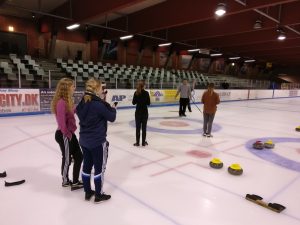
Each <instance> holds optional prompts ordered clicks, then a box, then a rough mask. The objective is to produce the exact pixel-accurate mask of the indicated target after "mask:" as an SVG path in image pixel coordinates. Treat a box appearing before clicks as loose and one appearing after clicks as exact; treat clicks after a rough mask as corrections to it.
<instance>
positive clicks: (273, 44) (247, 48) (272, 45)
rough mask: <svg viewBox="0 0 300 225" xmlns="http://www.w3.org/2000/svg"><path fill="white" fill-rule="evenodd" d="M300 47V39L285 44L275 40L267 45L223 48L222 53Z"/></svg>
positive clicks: (290, 40) (288, 40) (287, 41)
mask: <svg viewBox="0 0 300 225" xmlns="http://www.w3.org/2000/svg"><path fill="white" fill-rule="evenodd" d="M298 46H300V37H299V38H295V39H287V40H285V41H284V42H280V41H278V40H274V41H271V42H269V43H268V44H266V43H258V44H250V45H242V46H235V47H224V48H221V51H222V52H236V51H237V50H238V52H240V53H247V52H251V51H253V49H256V51H266V50H272V49H276V50H280V49H286V48H294V47H298Z"/></svg>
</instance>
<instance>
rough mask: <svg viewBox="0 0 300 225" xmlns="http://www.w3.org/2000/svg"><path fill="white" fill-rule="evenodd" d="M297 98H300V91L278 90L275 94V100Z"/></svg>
mask: <svg viewBox="0 0 300 225" xmlns="http://www.w3.org/2000/svg"><path fill="white" fill-rule="evenodd" d="M296 96H300V91H299V90H276V91H275V92H274V98H282V97H296Z"/></svg>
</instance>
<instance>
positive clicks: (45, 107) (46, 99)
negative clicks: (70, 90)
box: [40, 89, 84, 112]
mask: <svg viewBox="0 0 300 225" xmlns="http://www.w3.org/2000/svg"><path fill="white" fill-rule="evenodd" d="M83 93H84V91H83V89H78V90H76V91H75V92H74V95H73V100H74V104H75V105H77V104H78V103H79V102H80V100H81V98H82V96H83ZM54 94H55V89H40V102H41V104H40V106H41V111H42V112H50V111H51V101H52V99H53V97H54Z"/></svg>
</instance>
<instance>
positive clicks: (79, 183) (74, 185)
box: [71, 181, 83, 191]
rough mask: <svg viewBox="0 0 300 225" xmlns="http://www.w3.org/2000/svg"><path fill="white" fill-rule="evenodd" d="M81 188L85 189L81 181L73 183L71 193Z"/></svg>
mask: <svg viewBox="0 0 300 225" xmlns="http://www.w3.org/2000/svg"><path fill="white" fill-rule="evenodd" d="M80 188H83V183H82V182H81V181H77V182H76V183H72V185H71V191H75V190H78V189H80Z"/></svg>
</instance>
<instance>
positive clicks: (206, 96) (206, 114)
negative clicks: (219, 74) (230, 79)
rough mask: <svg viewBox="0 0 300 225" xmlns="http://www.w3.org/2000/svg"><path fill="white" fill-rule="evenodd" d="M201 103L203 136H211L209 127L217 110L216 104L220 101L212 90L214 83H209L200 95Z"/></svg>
mask: <svg viewBox="0 0 300 225" xmlns="http://www.w3.org/2000/svg"><path fill="white" fill-rule="evenodd" d="M201 101H202V103H203V105H204V106H203V108H204V109H203V136H206V137H212V135H211V128H212V123H213V121H214V118H215V114H216V111H217V105H218V104H219V103H220V97H219V94H218V93H216V92H214V84H213V83H210V84H209V85H208V87H207V91H205V92H204V93H203V95H202V100H201Z"/></svg>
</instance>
